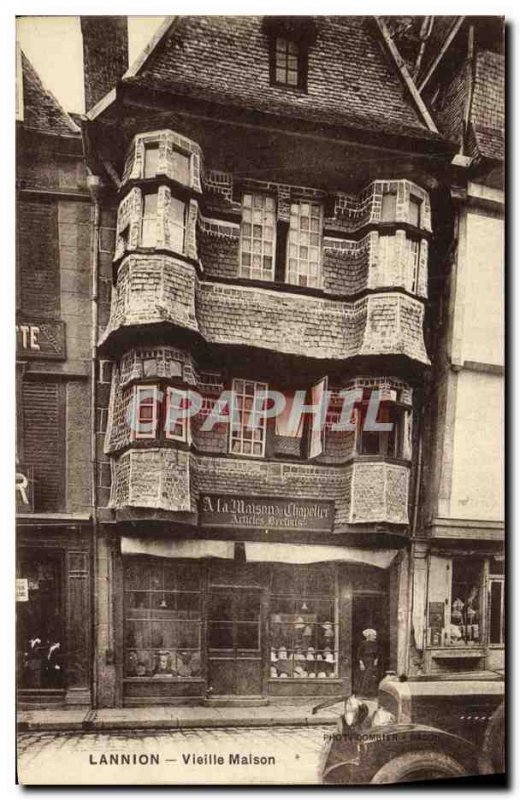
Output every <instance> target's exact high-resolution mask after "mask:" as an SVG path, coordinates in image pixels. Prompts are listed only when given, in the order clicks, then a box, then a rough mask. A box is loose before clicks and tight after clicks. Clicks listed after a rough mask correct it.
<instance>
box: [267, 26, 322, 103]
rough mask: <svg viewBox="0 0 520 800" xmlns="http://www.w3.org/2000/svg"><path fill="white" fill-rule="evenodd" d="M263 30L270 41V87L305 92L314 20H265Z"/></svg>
mask: <svg viewBox="0 0 520 800" xmlns="http://www.w3.org/2000/svg"><path fill="white" fill-rule="evenodd" d="M264 30H265V32H266V33H267V35H268V37H269V40H270V62H271V63H270V80H271V85H272V86H281V87H283V86H285V87H286V88H288V89H300V90H301V91H306V90H307V62H308V53H309V48H311V47H312V46H313V45H314V43H315V41H316V22H315V20H314V18H313V17H303V16H299V17H282V16H278V17H264Z"/></svg>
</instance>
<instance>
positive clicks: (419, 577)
mask: <svg viewBox="0 0 520 800" xmlns="http://www.w3.org/2000/svg"><path fill="white" fill-rule="evenodd" d="M421 561H422V564H421V563H420V562H419V569H417V568H416V577H415V603H414V632H415V639H416V641H417V642H418V643H422V649H423V659H422V661H423V665H422V669H423V671H424V672H426V673H431V674H436V673H441V672H453V671H462V672H467V671H482V670H503V669H504V666H505V662H504V645H505V575H504V558H503V555H501V554H497V555H490V554H488V555H487V556H484V555H479V554H478V553H476V552H475V551H474V550H473V551H468V552H466V553H463V552H460V551H459V552H456V553H449V552H448V551H442V550H438V551H434V552H431V553H429V554H428V556H427V557H426V558H424V557H423V558H422V559H421Z"/></svg>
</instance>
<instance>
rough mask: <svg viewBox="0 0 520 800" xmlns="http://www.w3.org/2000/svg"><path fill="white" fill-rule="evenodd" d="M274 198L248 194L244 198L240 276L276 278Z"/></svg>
mask: <svg viewBox="0 0 520 800" xmlns="http://www.w3.org/2000/svg"><path fill="white" fill-rule="evenodd" d="M275 212H276V209H275V201H274V198H272V197H268V196H267V195H261V194H245V195H244V196H243V198H242V225H241V228H240V276H241V277H242V278H254V279H256V280H263V281H272V280H274V254H275V242H276V213H275Z"/></svg>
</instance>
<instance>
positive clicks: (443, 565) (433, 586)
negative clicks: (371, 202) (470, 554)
mask: <svg viewBox="0 0 520 800" xmlns="http://www.w3.org/2000/svg"><path fill="white" fill-rule="evenodd" d="M482 579H483V562H482V561H474V560H473V559H471V558H453V559H450V558H441V557H432V560H431V564H430V578H429V583H430V587H429V602H428V644H430V645H432V646H433V647H465V646H474V645H477V644H480V643H481V642H482V641H483V632H482V590H481V587H482Z"/></svg>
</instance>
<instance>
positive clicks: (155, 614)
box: [125, 560, 201, 679]
mask: <svg viewBox="0 0 520 800" xmlns="http://www.w3.org/2000/svg"><path fill="white" fill-rule="evenodd" d="M200 638H201V592H200V571H199V566H198V565H197V564H192V563H188V564H186V563H183V562H180V561H177V562H175V564H172V563H167V564H162V563H159V564H156V563H152V562H148V563H147V562H145V561H142V560H139V561H138V562H130V563H128V564H127V565H126V567H125V676H126V677H127V678H135V677H138V678H144V677H153V678H159V679H160V678H166V679H175V678H177V679H180V678H182V679H186V678H197V677H199V676H200V670H201V665H200Z"/></svg>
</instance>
